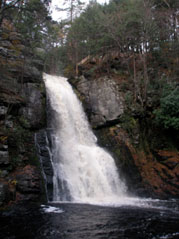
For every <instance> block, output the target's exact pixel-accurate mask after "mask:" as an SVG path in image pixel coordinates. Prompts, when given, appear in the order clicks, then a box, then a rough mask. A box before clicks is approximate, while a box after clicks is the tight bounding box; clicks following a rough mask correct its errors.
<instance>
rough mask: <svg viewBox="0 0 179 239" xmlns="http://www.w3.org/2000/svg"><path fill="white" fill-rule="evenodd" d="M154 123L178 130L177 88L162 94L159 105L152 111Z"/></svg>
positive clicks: (178, 100) (178, 89)
mask: <svg viewBox="0 0 179 239" xmlns="http://www.w3.org/2000/svg"><path fill="white" fill-rule="evenodd" d="M154 115H155V120H156V123H157V124H158V125H160V126H162V127H164V128H165V129H175V130H179V88H178V87H176V88H175V89H174V90H171V91H170V93H168V94H166V92H165V94H164V96H163V97H161V99H160V107H159V108H158V109H157V110H155V111H154Z"/></svg>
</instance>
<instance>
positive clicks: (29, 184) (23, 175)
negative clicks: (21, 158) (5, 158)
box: [16, 165, 41, 200]
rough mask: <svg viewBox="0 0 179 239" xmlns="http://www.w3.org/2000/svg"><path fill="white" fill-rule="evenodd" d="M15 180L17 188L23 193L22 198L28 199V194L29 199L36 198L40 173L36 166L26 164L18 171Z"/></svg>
mask: <svg viewBox="0 0 179 239" xmlns="http://www.w3.org/2000/svg"><path fill="white" fill-rule="evenodd" d="M16 180H17V190H18V191H19V192H20V193H21V194H23V195H24V199H25V198H26V199H27V200H28V198H29V195H30V198H31V199H33V198H34V199H36V198H37V195H36V194H40V191H41V184H40V175H39V172H38V170H37V168H36V167H34V166H31V165H27V166H26V167H24V168H23V169H22V170H20V171H19V172H18V175H17V176H16ZM33 195H34V197H33Z"/></svg>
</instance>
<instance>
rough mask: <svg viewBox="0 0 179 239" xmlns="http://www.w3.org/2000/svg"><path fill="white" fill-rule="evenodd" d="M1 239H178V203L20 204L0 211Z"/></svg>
mask: <svg viewBox="0 0 179 239" xmlns="http://www.w3.org/2000/svg"><path fill="white" fill-rule="evenodd" d="M164 204H165V206H164ZM51 206H52V208H51ZM51 209H52V210H51ZM54 209H55V210H54ZM48 210H49V211H55V212H47V211H48ZM0 238H1V239H21V238H23V239H42V238H45V239H82V238H83V239H120V238H121V239H123V238H125V239H127V238H128V239H178V238H179V210H178V203H177V201H168V202H165V203H163V204H162V206H161V205H160V203H158V204H157V205H154V206H152V207H135V206H120V207H102V206H94V205H86V204H51V205H46V206H45V207H42V206H40V207H39V206H32V205H31V206H30V205H26V206H22V205H21V206H18V207H16V208H14V209H13V210H11V211H9V212H3V213H0Z"/></svg>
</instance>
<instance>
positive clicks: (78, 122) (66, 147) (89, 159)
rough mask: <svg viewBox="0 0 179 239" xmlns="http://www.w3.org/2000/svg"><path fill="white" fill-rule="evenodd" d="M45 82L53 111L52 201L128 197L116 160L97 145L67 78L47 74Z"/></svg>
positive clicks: (51, 123)
mask: <svg viewBox="0 0 179 239" xmlns="http://www.w3.org/2000/svg"><path fill="white" fill-rule="evenodd" d="M44 81H45V85H46V91H47V97H48V102H49V105H50V109H51V113H50V118H51V119H50V121H51V122H50V127H51V128H52V136H51V141H52V155H53V157H52V163H53V171H54V172H53V173H54V176H53V201H72V202H80V203H83V202H84V203H98V202H110V201H116V200H118V199H120V198H123V197H125V191H126V188H125V185H124V183H123V182H122V181H121V180H120V178H119V175H118V172H117V168H116V166H115V162H114V159H113V158H112V157H111V155H110V154H109V153H108V152H106V151H105V150H104V149H102V148H100V147H99V146H98V145H97V139H96V137H95V135H94V134H93V132H92V130H91V129H90V126H89V123H88V121H87V118H86V115H85V113H84V111H83V108H82V105H81V102H80V101H79V100H78V98H77V96H76V94H75V93H74V92H73V89H72V87H71V85H70V84H69V83H68V81H67V79H66V78H64V77H58V76H51V75H47V74H44Z"/></svg>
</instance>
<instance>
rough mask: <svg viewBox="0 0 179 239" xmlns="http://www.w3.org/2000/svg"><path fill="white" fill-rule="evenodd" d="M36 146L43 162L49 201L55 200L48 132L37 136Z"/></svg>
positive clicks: (42, 132)
mask: <svg viewBox="0 0 179 239" xmlns="http://www.w3.org/2000/svg"><path fill="white" fill-rule="evenodd" d="M36 145H37V147H38V155H39V158H40V161H41V165H42V170H43V173H44V180H45V184H46V189H47V194H48V199H49V200H50V201H51V200H52V199H53V167H52V163H51V155H50V146H49V140H48V137H47V133H46V131H44V130H42V131H40V132H38V133H37V134H36Z"/></svg>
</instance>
